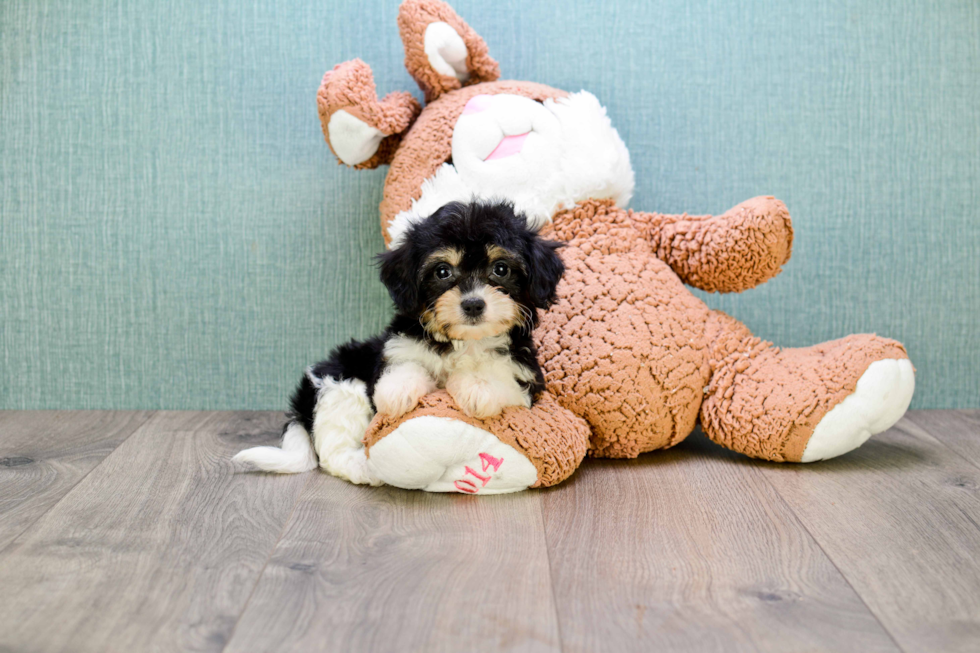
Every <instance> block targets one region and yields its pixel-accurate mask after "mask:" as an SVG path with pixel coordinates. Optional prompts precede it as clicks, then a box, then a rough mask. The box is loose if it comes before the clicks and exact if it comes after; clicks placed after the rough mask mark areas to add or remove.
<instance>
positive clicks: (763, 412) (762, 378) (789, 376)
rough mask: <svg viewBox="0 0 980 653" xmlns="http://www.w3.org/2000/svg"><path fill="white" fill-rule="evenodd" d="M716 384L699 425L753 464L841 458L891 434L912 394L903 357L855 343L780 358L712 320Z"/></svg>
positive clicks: (856, 338) (729, 323)
mask: <svg viewBox="0 0 980 653" xmlns="http://www.w3.org/2000/svg"><path fill="white" fill-rule="evenodd" d="M709 327H710V328H709V337H710V339H711V340H712V345H711V347H712V351H711V356H712V360H711V367H712V376H711V382H710V383H709V385H708V386H707V387H706V388H705V397H704V400H703V402H702V404H701V412H700V419H701V425H702V427H703V428H704V431H705V433H706V434H707V435H708V437H709V438H711V439H712V440H714V441H715V442H717V443H718V444H720V445H722V446H724V447H726V448H728V449H732V450H734V451H738V452H741V453H744V454H746V455H748V456H752V457H753V458H762V459H765V460H772V461H776V462H814V461H818V460H826V459H828V458H833V457H835V456H840V455H842V454H845V453H847V452H848V451H851V450H853V449H856V448H857V447H859V446H861V445H862V444H864V442H866V441H867V440H868V438H870V437H871V436H872V435H874V434H876V433H881V432H882V431H884V430H886V429H888V428H890V427H891V426H893V425H894V424H895V423H896V422H897V421H898V420H899V419H900V418H901V417H902V415H903V414H904V413H905V411H906V409H907V408H908V406H909V402H910V401H911V400H912V393H913V391H914V390H915V372H914V369H913V367H912V363H911V362H910V361H909V359H908V355H907V354H906V352H905V348H904V347H902V345H901V344H900V343H898V342H895V341H894V340H889V339H887V338H879V337H877V336H874V335H853V336H848V337H846V338H841V339H840V340H833V341H830V342H825V343H821V344H819V345H813V346H812V347H803V348H800V349H779V348H776V347H773V346H772V345H771V344H770V343H768V342H764V341H762V340H759V339H758V338H756V337H754V336H752V334H751V333H750V332H749V331H748V329H746V328H745V327H744V325H742V324H741V323H739V322H738V321H737V320H734V319H733V318H730V317H728V316H727V315H724V314H723V313H719V312H715V313H714V314H713V316H712V323H711V324H710V325H709Z"/></svg>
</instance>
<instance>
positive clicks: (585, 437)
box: [364, 390, 589, 487]
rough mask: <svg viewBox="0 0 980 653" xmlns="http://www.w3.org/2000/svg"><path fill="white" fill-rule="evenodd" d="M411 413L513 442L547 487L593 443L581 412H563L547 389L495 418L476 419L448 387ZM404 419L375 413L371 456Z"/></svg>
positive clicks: (370, 436)
mask: <svg viewBox="0 0 980 653" xmlns="http://www.w3.org/2000/svg"><path fill="white" fill-rule="evenodd" d="M411 414H412V417H423V416H429V415H431V416H435V417H451V418H453V419H457V420H460V421H463V422H466V423H467V424H470V425H471V426H475V427H477V428H481V429H484V430H486V431H489V432H490V433H493V434H494V435H495V436H496V437H497V439H498V440H500V441H501V442H504V443H505V444H509V445H510V446H512V447H514V448H515V449H517V450H518V451H520V452H521V453H522V454H524V455H525V456H526V457H527V459H528V460H530V461H531V463H532V464H533V465H534V467H535V469H537V470H538V481H537V483H535V484H534V487H549V486H552V485H557V484H558V483H561V482H562V481H564V480H565V479H566V478H568V477H569V476H571V475H572V473H573V472H574V471H575V470H576V469H577V468H578V466H579V464H580V463H581V462H582V459H583V458H585V453H586V449H587V448H588V443H589V427H588V425H587V424H586V423H585V422H584V421H583V420H582V419H581V418H579V417H576V416H575V415H573V414H571V413H569V412H567V411H564V410H562V409H561V407H560V406H559V405H558V404H557V403H556V402H555V400H554V398H553V397H552V396H551V395H549V394H548V393H544V394H542V395H541V397H540V398H539V399H538V401H537V402H535V404H534V407H533V408H531V409H530V410H528V409H526V408H517V407H514V406H510V407H508V408H505V409H504V410H503V412H502V413H501V414H500V415H498V416H497V417H493V418H491V419H487V420H478V419H475V418H473V417H470V416H468V415H466V414H464V413H462V412H460V410H459V409H458V408H457V407H456V404H455V403H454V402H453V400H452V397H450V396H449V393H447V392H446V391H445V390H440V391H438V392H434V393H432V394H429V395H426V396H425V397H423V398H422V401H421V402H420V403H419V407H418V408H416V409H415V410H414V411H412V413H411ZM403 421H404V420H402V419H401V418H391V417H388V416H386V415H380V414H379V415H376V416H375V418H374V421H372V422H371V424H370V426H368V430H367V432H366V433H365V434H364V445H365V447H367V454H368V458H370V456H371V447H372V446H374V445H375V444H376V443H377V442H379V441H380V440H382V439H383V438H384V437H385V436H387V435H388V434H390V433H391V432H392V431H394V430H395V429H396V428H397V427H398V426H399V425H400V424H402V422H403Z"/></svg>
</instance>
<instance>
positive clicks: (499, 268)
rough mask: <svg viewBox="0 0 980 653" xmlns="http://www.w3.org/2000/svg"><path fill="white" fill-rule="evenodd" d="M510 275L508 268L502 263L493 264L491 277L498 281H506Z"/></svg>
mask: <svg viewBox="0 0 980 653" xmlns="http://www.w3.org/2000/svg"><path fill="white" fill-rule="evenodd" d="M508 274H510V266H509V265H507V264H506V263H504V262H503V261H498V262H496V263H494V264H493V276H495V277H497V278H498V279H506V278H507V275H508Z"/></svg>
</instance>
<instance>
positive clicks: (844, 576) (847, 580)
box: [754, 469, 909, 653]
mask: <svg viewBox="0 0 980 653" xmlns="http://www.w3.org/2000/svg"><path fill="white" fill-rule="evenodd" d="M754 471H755V473H756V474H758V475H759V476H760V477H761V478H762V480H763V481H764V482H765V483H766V485H768V486H769V487H770V488H771V489H772V491H773V492H775V494H776V496H777V497H779V501H780V502H781V503H782V504H783V505H784V506H786V509H787V510H789V512H790V514H791V515H793V519H795V520H796V523H797V524H799V525H800V528H802V529H803V530H804V531H805V532H806V534H807V535H809V536H810V538H811V539H812V540H813V543H814V544H816V545H817V548H819V549H820V551H821V552H822V553H823V555H824V557H825V558H827V560H828V561H829V562H830V564H832V565H833V566H834V569H836V570H837V573H838V574H840V577H841V578H842V579H844V582H845V583H847V586H848V587H850V588H851V591H852V592H854V596H856V597H858V600H859V601H861V605H863V606H864V607H865V609H866V610H867V611H868V614H870V615H871V616H872V617H874V620H875V621H876V622H878V625H879V626H881V629H882V630H883V631H884V632H885V634H886V635H888V639H890V640H891V641H892V643H893V644H894V645H895V648H896V649H898V650H899V651H902V652H903V653H909V652H908V651H907V650H906V649H905V648H904V647H903V646H902V645H901V644H899V643H898V640H897V639H895V635H894V634H893V633H892V632H891V631H890V630H889V629H888V627H887V626H886V625H885V624H884V622H883V621H882V620H881V617H879V616H878V614H877V613H876V612H875V611H874V610H873V609H872V608H871V606H870V605H868V602H867V601H865V600H864V597H863V596H861V593H860V592H859V591H858V590H857V588H856V587H854V585H853V584H852V583H851V579H850V578H848V577H847V574H845V573H844V571H843V570H842V569H841V568H840V566H839V565H838V564H837V561H836V560H834V559H833V557H831V555H830V554H829V553H827V549H826V548H824V545H823V543H822V542H820V540H819V539H817V536H816V535H814V534H813V532H812V531H811V530H810V529H809V528H807V525H806V524H805V523H804V522H803V520H802V519H800V516H799V515H798V514H796V511H795V510H793V506H791V505H790V504H789V502H788V501H786V499H785V498H783V495H782V493H781V492H780V491H779V488H777V487H776V486H775V485H774V484H773V483H772V482H771V481H770V480H769V479H768V478H766V475H765V474H764V473H762V472H761V471H759V470H758V469H756V470H754Z"/></svg>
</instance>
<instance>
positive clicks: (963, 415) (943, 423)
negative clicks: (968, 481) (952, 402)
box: [906, 410, 980, 467]
mask: <svg viewBox="0 0 980 653" xmlns="http://www.w3.org/2000/svg"><path fill="white" fill-rule="evenodd" d="M906 417H907V418H908V420H909V421H910V422H912V423H913V424H915V425H917V426H919V427H921V428H922V429H924V430H925V431H926V432H927V433H929V435H931V436H932V437H934V438H936V439H937V440H939V441H940V442H942V443H943V444H945V445H946V446H947V447H949V448H950V449H952V450H953V451H955V452H956V453H958V454H960V455H961V456H963V457H964V458H966V459H967V460H969V461H970V462H971V463H973V464H974V465H975V466H976V467H980V410H914V411H911V412H909V413H907V414H906Z"/></svg>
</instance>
